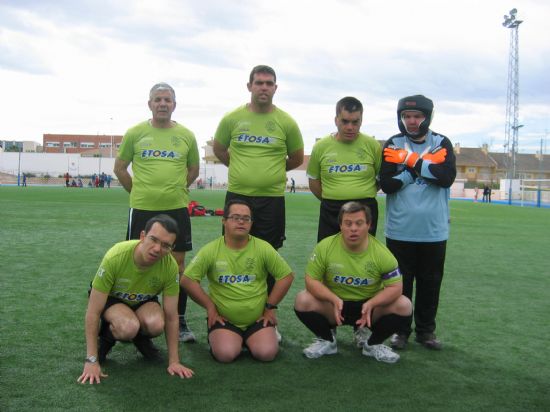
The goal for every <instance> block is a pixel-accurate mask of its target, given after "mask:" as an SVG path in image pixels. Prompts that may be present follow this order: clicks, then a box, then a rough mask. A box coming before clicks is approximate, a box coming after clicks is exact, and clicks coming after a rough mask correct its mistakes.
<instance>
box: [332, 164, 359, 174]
mask: <svg viewBox="0 0 550 412" xmlns="http://www.w3.org/2000/svg"><path fill="white" fill-rule="evenodd" d="M366 169H367V166H365V165H360V164H357V163H352V164H349V165H332V166H329V168H328V172H329V173H353V172H360V171H362V170H366Z"/></svg>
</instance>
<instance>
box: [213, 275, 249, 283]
mask: <svg viewBox="0 0 550 412" xmlns="http://www.w3.org/2000/svg"><path fill="white" fill-rule="evenodd" d="M254 280H256V275H221V276H218V283H221V284H229V285H233V284H236V283H240V284H247V283H252V282H253V281H254Z"/></svg>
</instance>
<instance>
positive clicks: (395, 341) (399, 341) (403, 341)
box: [390, 333, 409, 350]
mask: <svg viewBox="0 0 550 412" xmlns="http://www.w3.org/2000/svg"><path fill="white" fill-rule="evenodd" d="M408 340H409V337H408V336H407V335H401V334H399V333H395V334H394V335H393V336H392V337H391V339H390V346H391V347H392V349H396V350H403V349H405V348H406V347H407V342H408Z"/></svg>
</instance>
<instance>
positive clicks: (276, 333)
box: [275, 326, 283, 343]
mask: <svg viewBox="0 0 550 412" xmlns="http://www.w3.org/2000/svg"><path fill="white" fill-rule="evenodd" d="M275 335H277V342H278V343H281V342H282V341H283V337H282V336H281V333H280V332H279V329H277V326H275Z"/></svg>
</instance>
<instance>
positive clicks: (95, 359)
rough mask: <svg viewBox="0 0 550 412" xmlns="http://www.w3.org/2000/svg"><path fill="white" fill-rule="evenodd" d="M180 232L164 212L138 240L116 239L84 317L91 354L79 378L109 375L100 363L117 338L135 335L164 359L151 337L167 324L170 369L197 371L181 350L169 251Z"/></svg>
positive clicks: (146, 352)
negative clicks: (181, 356) (186, 363)
mask: <svg viewBox="0 0 550 412" xmlns="http://www.w3.org/2000/svg"><path fill="white" fill-rule="evenodd" d="M177 234H178V226H177V223H176V221H175V220H174V219H172V218H171V217H170V216H167V215H162V214H161V215H158V216H155V217H154V218H152V219H150V220H148V221H147V223H146V225H145V229H144V230H143V231H142V232H141V234H140V238H139V240H128V241H125V242H120V243H117V244H116V245H115V246H113V247H112V248H111V249H110V250H109V251H108V252H107V253H106V254H105V257H104V258H103V261H102V262H101V265H100V266H99V269H98V271H97V273H96V275H95V277H94V279H93V281H92V285H91V286H92V287H91V290H90V297H89V300H88V309H87V311H86V320H85V330H86V353H87V355H86V359H85V363H84V370H83V372H82V374H81V375H80V377H79V378H78V382H80V383H90V384H94V383H100V382H101V379H102V378H105V377H107V375H106V374H104V373H103V371H102V370H101V365H102V364H103V363H104V362H105V360H106V357H107V354H108V353H109V352H110V350H111V348H112V347H113V346H114V345H115V343H116V341H124V342H127V341H131V342H133V343H134V345H135V346H136V348H137V349H138V351H139V352H140V353H141V354H142V355H143V356H144V357H145V358H146V359H148V360H157V359H160V358H161V356H160V353H159V350H158V349H157V348H156V347H155V346H154V345H153V344H152V342H151V337H155V336H159V335H160V334H161V333H162V331H163V330H164V332H165V335H166V346H167V348H168V368H167V371H168V373H169V374H170V375H177V376H179V377H180V378H190V377H192V376H193V371H192V370H191V369H188V368H186V367H185V366H183V365H182V364H181V363H180V359H179V353H178V329H179V328H178V310H177V309H178V294H179V281H178V279H179V273H178V272H179V271H178V265H177V263H176V261H175V260H174V258H173V257H172V256H171V253H170V252H171V251H172V248H173V245H174V242H175V241H176V237H177ZM160 293H162V308H161V306H160V303H159V300H158V295H159V294H160ZM98 341H99V342H98Z"/></svg>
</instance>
